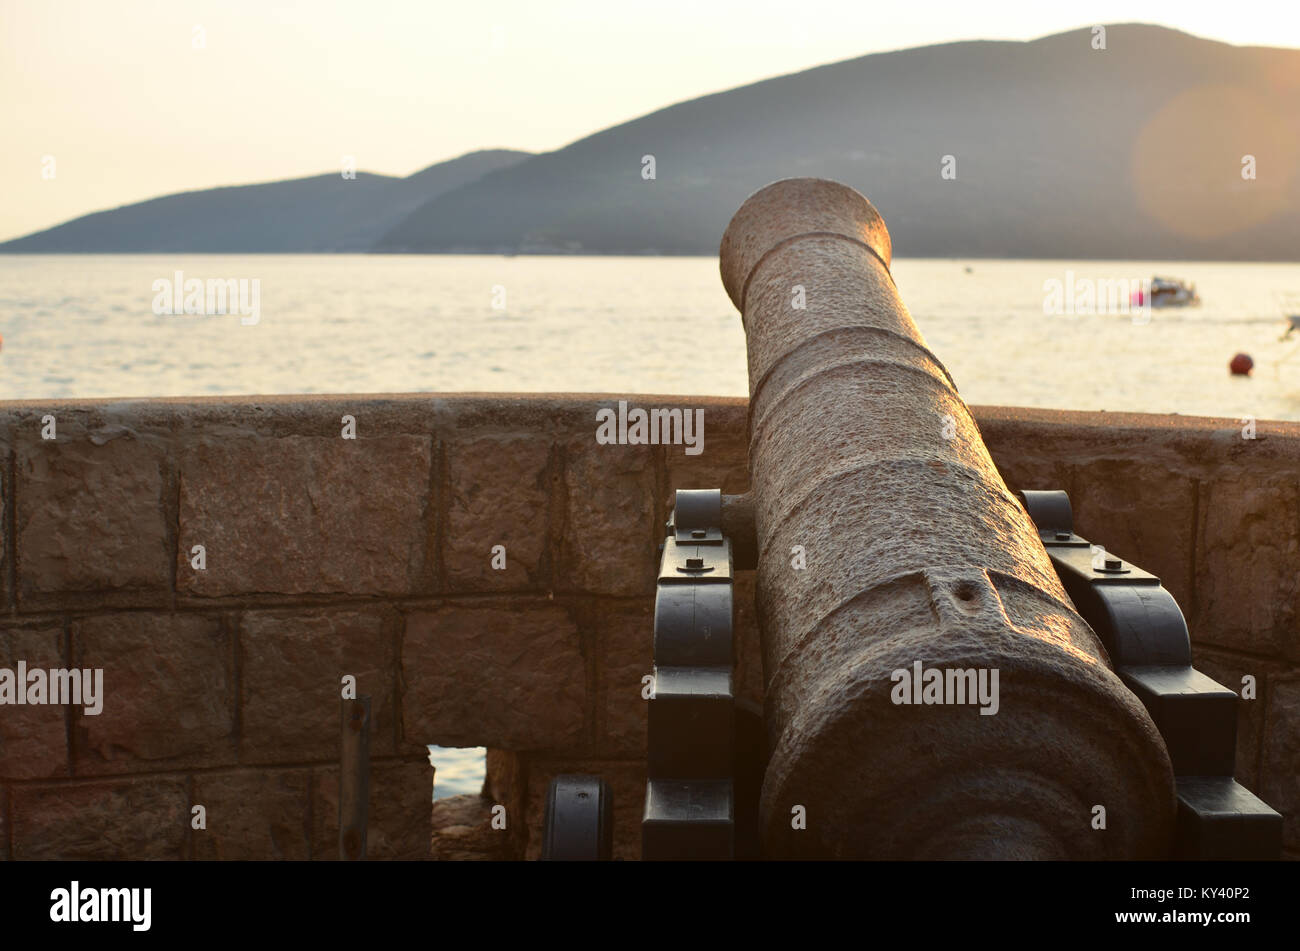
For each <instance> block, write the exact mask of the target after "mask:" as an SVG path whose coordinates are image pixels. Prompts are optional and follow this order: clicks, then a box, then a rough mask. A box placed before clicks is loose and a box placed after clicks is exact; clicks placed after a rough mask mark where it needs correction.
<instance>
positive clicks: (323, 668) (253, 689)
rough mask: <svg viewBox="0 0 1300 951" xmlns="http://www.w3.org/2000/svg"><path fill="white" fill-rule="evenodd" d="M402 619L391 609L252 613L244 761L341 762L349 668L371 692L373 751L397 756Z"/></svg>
mask: <svg viewBox="0 0 1300 951" xmlns="http://www.w3.org/2000/svg"><path fill="white" fill-rule="evenodd" d="M397 624H398V620H397V617H396V614H395V613H393V612H391V611H389V610H388V609H385V608H373V609H368V610H360V611H358V610H341V609H340V610H321V611H306V610H298V611H247V612H245V613H244V614H243V615H242V616H241V618H240V621H239V640H240V652H241V654H240V656H241V658H242V662H241V676H240V693H241V698H240V702H241V704H242V707H241V711H242V712H241V721H240V722H241V726H242V732H241V737H240V756H241V761H242V762H245V763H284V762H307V761H313V760H327V761H328V760H337V759H338V756H339V736H340V729H341V726H340V719H339V718H340V712H339V711H340V704H341V702H342V683H343V676H344V675H345V674H350V675H352V676H353V677H355V678H356V690H357V695H358V696H361V695H365V694H369V695H370V698H371V699H370V754H371V756H376V757H377V756H390V755H392V754H393V753H394V752H395V750H394V738H393V726H394V724H393V717H394V710H395V689H394V680H395V677H396V669H397V665H396V656H395V646H394V642H395V634H396V630H397Z"/></svg>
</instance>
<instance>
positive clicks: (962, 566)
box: [721, 179, 1175, 859]
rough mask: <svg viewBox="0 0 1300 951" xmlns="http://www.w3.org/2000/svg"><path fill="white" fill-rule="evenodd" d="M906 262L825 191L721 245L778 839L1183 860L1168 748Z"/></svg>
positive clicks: (849, 199)
mask: <svg viewBox="0 0 1300 951" xmlns="http://www.w3.org/2000/svg"><path fill="white" fill-rule="evenodd" d="M890 261H891V247H890V239H889V233H888V231H887V230H886V228H885V224H884V222H883V220H882V219H881V217H880V215H879V214H878V213H877V212H876V210H875V208H873V207H872V205H871V203H870V202H869V201H867V199H866V198H864V197H863V196H862V195H860V194H859V193H858V192H856V191H854V190H853V189H851V188H848V187H846V186H844V185H840V184H837V183H835V182H829V181H823V180H820V179H790V180H786V181H781V182H777V183H775V184H773V185H769V186H768V187H766V188H764V189H762V190H760V191H759V192H757V193H756V194H754V195H753V196H751V197H750V198H749V199H748V200H747V201H746V202H745V203H744V205H742V206H741V208H740V210H739V211H738V212H736V215H735V217H734V218H733V219H732V221H731V224H730V225H729V226H728V228H727V231H726V234H725V235H724V237H723V239H722V248H721V267H722V279H723V284H724V285H725V286H726V289H727V293H728V294H729V295H730V297H731V300H732V301H733V302H734V303H735V305H736V306H737V308H738V309H740V311H741V313H742V316H743V319H744V324H745V332H746V338H747V348H748V359H749V379H750V408H749V412H750V452H749V458H750V472H751V489H752V493H753V500H754V519H755V527H756V534H757V540H758V551H759V554H758V584H757V607H758V614H759V622H760V627H761V631H762V642H763V658H764V669H765V679H766V684H767V688H766V705H767V709H766V720H767V724H768V732H769V747H770V750H771V755H770V761H769V765H768V769H767V774H766V777H765V780H764V785H763V795H762V804H761V811H762V823H763V835H764V843H765V848H766V850H767V852H768V854H769V855H771V856H774V857H791V858H796V857H804V858H811V857H828V858H918V859H922V858H1070V859H1102V858H1158V857H1163V856H1164V855H1165V853H1166V849H1167V846H1168V841H1169V837H1170V835H1171V832H1172V828H1173V820H1174V801H1175V800H1174V782H1173V774H1172V770H1171V768H1170V763H1169V757H1168V754H1167V752H1166V750H1165V745H1164V742H1163V741H1162V740H1161V738H1160V734H1159V733H1158V731H1157V730H1156V727H1155V726H1154V724H1153V723H1152V721H1151V719H1150V717H1149V716H1148V715H1147V712H1146V710H1145V709H1144V708H1143V706H1142V704H1141V703H1140V702H1139V701H1138V699H1137V698H1136V697H1135V696H1134V695H1133V694H1132V693H1131V692H1129V690H1128V689H1126V688H1125V687H1124V685H1123V684H1122V683H1121V682H1120V680H1119V678H1118V677H1117V676H1116V675H1115V673H1114V672H1113V671H1112V669H1111V665H1110V661H1109V659H1108V657H1107V656H1106V651H1105V649H1104V647H1103V646H1102V644H1101V643H1100V641H1099V640H1098V638H1097V637H1096V635H1095V634H1094V633H1093V631H1092V630H1091V628H1089V627H1088V625H1087V624H1086V623H1085V622H1084V621H1083V619H1082V618H1081V617H1080V616H1079V615H1078V614H1077V613H1076V611H1075V609H1074V605H1073V604H1072V603H1071V602H1070V599H1069V597H1068V596H1067V595H1066V593H1065V591H1064V589H1063V588H1062V586H1061V583H1060V580H1059V579H1058V577H1057V575H1056V572H1055V571H1054V569H1053V567H1052V564H1051V562H1050V560H1049V558H1048V556H1047V553H1046V551H1045V550H1044V548H1043V545H1042V543H1041V542H1040V540H1039V537H1038V534H1037V532H1036V530H1035V529H1034V527H1033V525H1032V523H1031V522H1030V520H1029V518H1028V516H1027V515H1026V514H1025V512H1024V509H1023V508H1022V507H1021V505H1020V503H1019V502H1018V501H1017V500H1016V498H1015V497H1014V496H1013V495H1012V494H1011V493H1010V491H1009V490H1008V489H1007V487H1006V485H1005V484H1004V483H1003V481H1002V478H1001V476H999V474H998V471H997V469H996V468H995V467H994V465H993V461H992V460H991V459H990V458H989V454H988V451H987V449H986V448H985V446H984V443H983V441H982V439H981V438H980V434H979V430H978V428H977V426H976V424H975V421H974V419H973V418H972V417H971V414H970V412H969V411H968V410H967V408H966V404H965V403H964V402H962V400H961V398H960V397H959V396H958V395H957V390H956V388H955V386H954V385H953V382H952V380H951V378H950V376H949V375H948V372H947V370H946V369H945V368H944V367H943V365H942V364H941V363H940V362H939V360H938V358H937V357H935V355H934V354H933V353H932V352H931V351H930V349H929V347H928V346H927V345H926V343H925V341H924V340H923V338H922V337H921V333H920V331H919V330H917V328H916V325H915V324H914V323H913V322H912V318H911V315H910V314H909V313H908V311H907V308H906V307H904V305H903V302H902V300H901V299H900V297H899V294H898V291H897V289H896V288H895V286H894V282H893V279H892V277H891V275H890V270H889V268H890ZM972 343H973V344H974V345H980V342H979V341H972Z"/></svg>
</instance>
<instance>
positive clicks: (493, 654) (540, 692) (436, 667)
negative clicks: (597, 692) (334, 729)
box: [402, 600, 587, 750]
mask: <svg viewBox="0 0 1300 951" xmlns="http://www.w3.org/2000/svg"><path fill="white" fill-rule="evenodd" d="M402 682H403V695H402V718H403V720H402V722H403V730H402V733H403V741H404V742H405V743H421V744H424V743H433V744H436V745H438V746H462V747H463V746H496V747H501V748H503V749H511V750H564V749H573V748H575V747H578V746H581V744H582V743H583V738H584V711H585V704H586V689H587V688H586V660H585V658H584V656H583V653H582V645H581V643H580V640H579V637H578V630H577V627H576V625H575V624H574V622H573V619H572V618H571V617H570V615H569V612H568V611H566V610H565V609H564V608H563V607H561V606H560V605H559V604H556V603H554V602H551V601H547V600H537V601H527V602H525V601H520V600H515V601H511V602H504V601H503V602H494V603H490V604H489V603H483V604H460V603H458V604H445V605H441V606H438V607H434V608H432V609H430V610H428V611H420V612H416V613H412V614H409V615H407V618H406V634H405V637H404V638H403V641H402Z"/></svg>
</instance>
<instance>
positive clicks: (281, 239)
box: [0, 149, 528, 253]
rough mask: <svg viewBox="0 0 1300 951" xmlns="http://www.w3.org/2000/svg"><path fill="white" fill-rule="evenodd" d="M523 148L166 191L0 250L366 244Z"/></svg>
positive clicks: (343, 247)
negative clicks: (351, 174) (393, 170)
mask: <svg viewBox="0 0 1300 951" xmlns="http://www.w3.org/2000/svg"><path fill="white" fill-rule="evenodd" d="M527 155H528V153H527V152H515V151H511V150H505V149H497V150H492V151H483V152H471V153H469V154H468V155H463V156H461V157H460V158H456V159H452V160H451V161H448V162H440V163H438V164H437V165H432V166H430V167H429V168H426V169H424V170H423V171H420V172H416V173H415V174H414V175H410V176H408V177H407V178H391V177H389V176H386V175H372V174H370V173H367V172H358V173H357V177H356V178H355V179H345V178H343V176H342V174H341V173H339V172H332V173H330V174H327V175H317V176H313V177H311V178H299V179H294V180H292V181H286V182H268V183H266V184H261V185H238V186H234V187H230V188H213V189H207V190H205V191H194V192H184V193H182V194H179V195H168V196H166V197H163V198H155V199H153V200H151V201H145V202H140V203H139V204H135V205H125V206H123V207H121V208H114V209H112V210H111V211H101V212H97V213H95V214H91V215H86V216H84V217H82V218H76V219H74V220H72V221H69V222H67V223H66V224H62V225H58V226H57V227H54V228H50V229H49V230H47V231H40V232H37V233H36V234H32V235H27V236H26V237H23V238H16V239H14V240H13V241H9V242H7V243H5V244H0V252H2V251H17V252H40V253H48V252H127V251H138V252H146V251H158V252H166V251H188V252H231V253H237V252H272V251H279V252H294V251H366V250H368V249H369V248H370V247H371V246H372V245H373V244H374V243H375V241H376V240H377V239H378V238H379V237H380V236H382V235H383V234H384V233H385V232H387V231H388V230H389V229H390V228H392V227H393V226H394V225H395V224H397V223H398V222H400V221H401V220H402V219H403V218H405V217H406V216H407V215H408V214H410V213H411V211H412V210H413V209H415V208H418V207H419V206H420V205H422V204H423V203H424V202H426V201H428V200H429V199H431V198H433V197H435V196H437V195H440V194H442V193H443V192H446V191H449V190H451V189H454V188H459V187H460V186H462V185H464V184H466V183H467V182H472V181H474V180H475V179H476V178H478V177H480V176H481V175H483V174H485V173H487V172H491V171H494V170H496V169H502V168H506V167H509V166H510V165H513V164H515V163H517V162H519V161H520V160H522V159H524V158H526V157H527Z"/></svg>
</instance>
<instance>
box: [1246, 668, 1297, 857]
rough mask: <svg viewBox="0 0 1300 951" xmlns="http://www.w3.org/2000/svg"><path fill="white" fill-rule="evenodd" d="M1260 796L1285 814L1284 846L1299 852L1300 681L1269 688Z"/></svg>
mask: <svg viewBox="0 0 1300 951" xmlns="http://www.w3.org/2000/svg"><path fill="white" fill-rule="evenodd" d="M1264 722H1265V727H1264V746H1263V754H1262V756H1261V760H1262V766H1261V773H1262V776H1261V779H1260V788H1259V789H1258V790H1256V792H1257V793H1258V795H1259V797H1260V798H1261V799H1263V800H1264V801H1265V802H1266V803H1268V804H1269V805H1270V806H1272V807H1273V808H1274V809H1276V810H1277V811H1278V812H1280V813H1282V836H1283V840H1282V841H1283V845H1284V846H1285V847H1286V848H1288V849H1291V850H1293V851H1295V850H1300V771H1298V770H1297V769H1296V764H1297V763H1300V679H1298V678H1297V677H1296V676H1295V675H1294V674H1292V675H1290V676H1288V677H1286V678H1281V677H1279V678H1277V679H1275V680H1274V681H1273V682H1272V683H1271V684H1269V689H1268V712H1267V714H1266V716H1265V721H1264Z"/></svg>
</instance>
